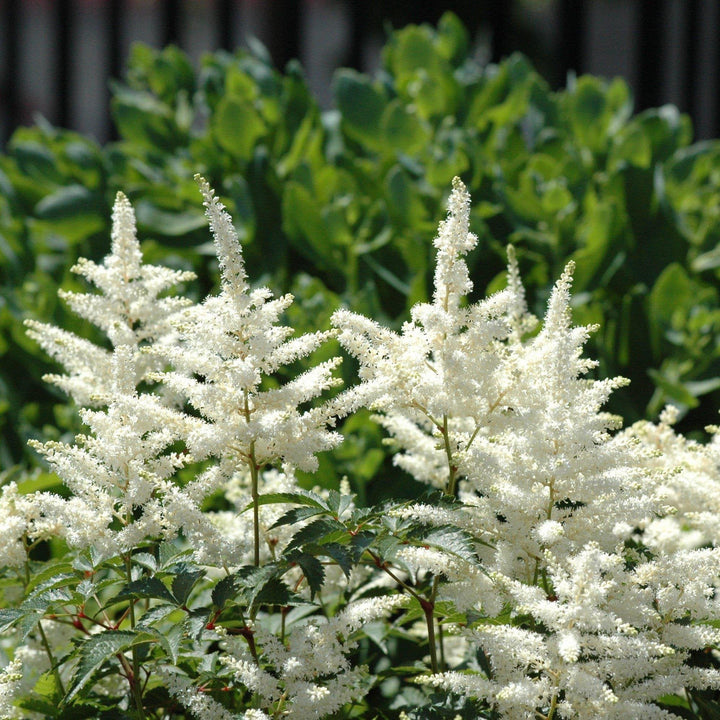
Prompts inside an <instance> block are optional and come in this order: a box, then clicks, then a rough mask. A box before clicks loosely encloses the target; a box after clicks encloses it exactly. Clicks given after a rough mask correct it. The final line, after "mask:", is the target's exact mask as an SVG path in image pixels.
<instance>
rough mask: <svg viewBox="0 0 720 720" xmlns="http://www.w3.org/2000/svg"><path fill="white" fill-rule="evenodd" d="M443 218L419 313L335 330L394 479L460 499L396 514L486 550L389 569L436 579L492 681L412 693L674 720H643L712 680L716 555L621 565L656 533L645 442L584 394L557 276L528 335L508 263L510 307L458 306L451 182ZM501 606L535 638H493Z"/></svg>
mask: <svg viewBox="0 0 720 720" xmlns="http://www.w3.org/2000/svg"><path fill="white" fill-rule="evenodd" d="M448 207H449V214H448V218H447V220H446V221H445V222H444V223H442V224H441V226H440V231H439V233H438V237H437V239H436V241H435V246H436V248H437V249H438V265H437V270H436V273H435V289H434V293H433V302H432V303H430V304H421V305H416V306H415V307H414V308H413V309H412V310H411V321H410V322H408V323H406V324H405V325H404V326H403V328H402V331H401V333H399V334H396V333H393V332H390V331H388V330H385V329H383V328H381V327H380V326H378V325H377V324H375V323H373V322H372V321H369V320H367V319H366V318H363V317H361V316H359V315H356V314H353V313H350V312H348V311H344V310H343V311H339V312H337V313H336V314H335V316H334V319H333V320H334V323H335V325H336V326H337V327H338V328H339V331H340V332H339V338H340V342H341V343H342V344H343V346H344V347H345V348H346V349H347V350H348V352H350V354H351V355H354V356H355V357H356V358H357V360H358V361H359V363H360V377H361V380H362V384H363V385H364V386H365V388H366V390H365V392H366V393H367V394H368V396H369V397H371V400H372V407H373V409H375V410H376V411H377V412H378V416H377V417H378V421H379V422H380V423H381V424H382V425H383V426H384V427H385V428H386V429H387V430H388V432H389V433H390V435H391V437H392V441H393V443H394V444H395V445H396V447H397V448H398V449H399V450H400V453H399V454H397V455H396V456H395V462H396V464H397V465H398V466H400V467H401V468H403V469H404V470H406V471H408V472H409V473H410V474H411V475H412V476H413V477H414V478H415V479H416V480H419V481H421V482H426V483H429V484H431V485H434V486H436V487H439V488H442V489H444V490H446V492H450V493H453V494H455V493H456V494H457V495H458V496H459V498H460V499H461V500H462V501H463V504H462V506H461V507H460V508H456V509H454V510H447V509H445V510H443V511H442V512H440V511H439V510H438V511H437V512H433V508H432V507H430V506H423V505H422V504H415V505H413V506H409V507H408V508H406V509H405V510H404V511H403V513H402V514H404V515H405V516H406V517H407V518H409V519H412V520H415V521H417V522H423V523H427V524H431V525H432V524H436V525H439V526H440V525H447V524H454V525H456V526H458V527H460V528H463V529H465V530H470V531H471V532H472V533H473V534H474V535H475V536H476V537H478V538H481V539H483V540H484V541H485V543H484V544H478V545H477V546H476V551H477V556H478V559H479V561H480V568H481V569H482V571H479V568H478V567H477V566H476V565H475V564H474V563H472V562H469V561H466V560H461V559H458V558H457V557H452V556H447V555H446V554H444V553H443V552H440V551H438V550H435V549H423V548H422V547H412V548H406V549H403V550H401V551H400V553H399V557H400V558H402V559H404V560H405V562H406V564H407V565H408V566H409V567H410V568H411V569H413V572H414V573H422V572H428V573H430V574H431V575H434V576H435V577H439V576H444V577H446V578H447V579H448V580H449V581H450V582H449V583H441V584H440V585H439V587H438V598H446V599H449V600H452V601H453V603H454V605H455V606H456V607H457V608H458V609H460V610H461V611H462V610H472V611H473V612H474V613H478V614H479V616H480V617H483V618H485V620H481V621H478V622H477V623H475V624H474V626H472V627H464V628H460V629H459V631H458V632H459V633H460V635H462V636H464V637H465V639H466V641H467V643H468V647H469V648H470V649H471V651H472V652H471V654H470V656H469V657H471V658H472V657H473V655H474V654H475V651H476V650H478V649H481V650H482V652H483V653H484V655H485V656H486V657H487V658H488V660H489V663H490V666H491V668H492V673H491V674H489V675H486V674H485V673H483V672H480V671H478V672H476V673H475V674H466V673H462V674H460V673H457V672H452V671H449V672H445V673H435V674H433V675H431V676H427V677H425V678H424V680H423V681H424V682H426V683H428V684H430V685H433V686H435V687H443V688H446V689H448V690H451V691H453V692H458V693H460V694H464V695H468V696H471V697H475V698H477V699H478V700H482V701H484V702H487V703H489V705H490V706H492V707H493V708H494V709H495V710H496V711H497V712H498V713H499V714H500V716H501V717H504V718H528V719H529V718H537V717H543V718H547V720H552V719H557V718H560V717H562V718H568V719H569V718H590V717H593V718H599V717H602V718H618V720H619V719H620V718H629V717H672V715H671V714H670V713H668V712H666V711H664V710H660V709H659V708H658V707H657V706H656V705H654V704H653V701H654V700H655V699H657V698H658V697H660V696H661V695H663V694H664V693H666V692H668V690H669V688H671V687H683V686H684V687H691V688H715V687H719V686H720V673H718V671H716V670H711V669H704V668H698V667H693V666H692V665H690V664H688V663H687V661H688V659H689V656H690V653H691V652H692V651H694V650H696V649H698V648H700V647H708V646H711V645H713V644H715V643H717V642H718V641H720V633H719V631H718V630H717V629H715V628H714V627H713V626H711V625H709V624H707V621H714V622H717V619H718V618H720V602H719V601H718V600H716V599H715V598H716V592H715V591H714V589H713V588H714V583H715V582H716V579H717V577H718V576H719V575H720V551H718V550H716V549H715V548H712V549H704V550H697V551H691V550H681V551H677V552H671V553H668V554H667V555H662V554H659V555H657V556H655V557H653V556H652V554H650V553H648V554H643V553H642V552H637V551H635V550H633V549H632V543H633V542H638V541H640V542H641V541H642V536H639V537H634V536H633V532H634V530H635V529H636V528H642V527H644V526H649V527H650V528H652V526H653V525H652V523H649V522H648V519H649V518H654V517H661V516H664V515H667V512H668V509H667V500H668V492H667V484H666V482H667V479H668V477H669V474H670V473H669V469H668V468H667V466H664V465H662V463H659V462H657V461H654V464H653V460H652V458H653V455H654V453H653V451H652V449H651V448H648V447H647V444H644V441H645V439H649V438H651V437H652V433H651V432H649V431H648V430H646V429H645V430H642V429H641V430H639V431H636V432H635V433H634V434H633V433H616V434H613V431H614V430H617V428H618V427H619V419H618V418H616V417H614V416H612V415H609V414H607V413H604V412H602V411H601V408H602V405H603V404H604V403H605V402H606V401H607V399H608V397H609V396H610V394H611V393H612V392H613V391H614V390H615V389H617V388H619V387H621V386H622V385H623V384H625V382H626V381H625V380H623V379H622V378H614V379H608V380H593V379H589V378H586V377H585V376H586V374H587V373H588V372H589V371H590V370H592V369H593V368H594V367H595V365H596V363H594V362H593V361H590V360H587V359H585V358H583V357H582V350H583V346H584V344H585V342H586V340H587V338H588V336H589V333H590V332H591V331H592V330H593V329H594V328H592V327H574V326H573V325H572V312H571V305H570V300H571V298H570V287H571V283H572V270H573V266H572V263H570V264H569V265H568V266H567V267H566V269H565V272H564V273H563V275H562V277H561V278H560V280H559V281H558V282H557V284H556V286H555V288H554V290H553V292H552V294H551V297H550V300H549V302H548V310H547V314H546V316H545V319H544V323H543V326H542V329H541V331H540V332H539V333H538V334H537V335H535V336H529V335H528V330H530V329H531V328H532V326H533V324H534V322H533V318H532V317H531V316H529V315H528V313H527V310H526V306H525V301H524V293H523V290H522V285H521V283H520V280H519V273H518V268H517V261H516V259H515V256H514V253H513V251H512V249H509V251H508V258H509V269H508V287H507V289H506V290H504V291H502V292H501V293H498V294H496V295H494V296H492V297H489V298H487V299H485V300H481V301H479V302H477V303H474V304H472V303H469V304H467V303H465V302H464V301H463V299H464V297H465V296H466V295H467V293H469V292H470V290H471V288H472V284H471V282H470V280H469V275H468V272H467V267H466V265H465V262H464V260H463V255H464V254H465V253H466V252H468V251H469V250H470V249H471V248H472V247H473V246H474V244H475V242H476V239H475V237H474V235H473V234H472V233H470V231H469V197H468V194H467V191H466V189H465V187H464V186H463V185H462V183H461V182H460V181H459V180H456V181H455V182H454V183H453V191H452V193H451V196H450V200H449V202H448ZM665 434H666V435H667V434H668V433H667V431H666V432H665ZM638 435H641V438H642V439H643V442H638V437H637V436H638ZM655 454H656V453H655ZM706 537H707V536H706ZM656 547H657V549H660V548H659V547H658V546H657V545H656ZM444 555H445V557H444ZM680 577H682V578H684V580H683V581H682V588H681V587H680V586H679V584H678V580H677V579H678V578H680ZM689 578H693V580H692V581H689V580H688V579H689ZM504 607H505V608H510V610H511V612H512V613H513V614H514V615H516V616H518V617H526V618H530V620H529V621H524V622H523V621H519V622H517V623H516V624H515V626H511V625H508V624H497V623H496V622H495V620H494V618H495V617H496V616H497V615H498V614H499V613H500V612H501V611H502V609H503V608H504ZM682 618H684V619H685V620H683V619H682ZM687 621H689V622H687Z"/></svg>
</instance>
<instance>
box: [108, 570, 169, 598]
mask: <svg viewBox="0 0 720 720" xmlns="http://www.w3.org/2000/svg"><path fill="white" fill-rule="evenodd" d="M137 598H157V599H158V600H164V601H165V602H170V603H175V602H176V600H175V598H174V597H173V595H172V593H171V592H170V591H169V590H168V589H167V587H165V583H163V582H162V580H160V579H159V578H157V577H148V578H141V579H140V580H133V581H132V582H130V583H128V584H127V585H125V587H124V588H123V589H122V590H120V592H119V593H118V594H117V595H116V596H115V597H114V598H113V599H112V600H110V601H109V603H108V605H114V604H115V603H117V602H122V601H123V600H130V599H137Z"/></svg>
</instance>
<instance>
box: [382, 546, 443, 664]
mask: <svg viewBox="0 0 720 720" xmlns="http://www.w3.org/2000/svg"><path fill="white" fill-rule="evenodd" d="M368 553H370V556H371V557H372V559H373V561H374V562H375V565H376V566H377V567H379V568H380V569H381V570H383V571H384V572H385V573H387V574H388V575H389V576H390V577H391V578H392V579H393V580H394V581H395V582H396V583H397V584H398V585H399V586H400V587H401V588H402V589H403V590H405V591H406V592H408V593H409V594H410V595H412V596H413V597H414V598H415V599H416V600H417V601H418V603H419V604H420V607H421V608H422V611H423V613H424V615H425V623H426V625H427V631H428V647H429V650H430V667H431V668H432V671H433V673H437V672H439V669H438V668H439V665H438V657H437V644H436V642H435V620H434V613H435V588H433V592H432V594H431V599H430V600H426V599H425V598H424V597H422V596H421V595H420V593H418V592H417V591H416V590H415V589H414V588H411V587H410V586H409V585H408V584H407V583H405V582H403V581H402V580H401V579H400V578H399V577H398V576H397V575H396V574H395V573H394V572H393V571H392V570H390V568H389V567H387V565H386V564H385V563H384V562H383V561H382V560H381V559H380V558H379V557H378V556H377V555H375V553H373V552H372V551H370V550H368ZM435 580H437V578H435Z"/></svg>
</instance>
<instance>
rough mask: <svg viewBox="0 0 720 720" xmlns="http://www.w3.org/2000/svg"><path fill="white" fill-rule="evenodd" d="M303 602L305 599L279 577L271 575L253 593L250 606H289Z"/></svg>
mask: <svg viewBox="0 0 720 720" xmlns="http://www.w3.org/2000/svg"><path fill="white" fill-rule="evenodd" d="M303 602H305V601H304V600H303V599H302V598H301V597H300V596H299V595H297V594H296V593H294V592H292V590H290V588H289V587H288V586H287V585H286V584H285V583H284V582H283V581H282V580H281V579H280V578H278V577H271V578H270V579H269V580H268V581H267V582H265V583H263V585H262V586H261V587H259V588H258V589H257V591H256V592H253V593H251V597H250V606H251V607H255V608H257V607H259V606H261V605H280V606H288V605H297V604H302V603H303Z"/></svg>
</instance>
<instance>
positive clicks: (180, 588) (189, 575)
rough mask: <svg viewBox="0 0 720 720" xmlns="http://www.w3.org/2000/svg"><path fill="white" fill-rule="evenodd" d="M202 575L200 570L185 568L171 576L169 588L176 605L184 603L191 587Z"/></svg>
mask: <svg viewBox="0 0 720 720" xmlns="http://www.w3.org/2000/svg"><path fill="white" fill-rule="evenodd" d="M204 575H205V573H204V572H203V571H202V570H194V571H190V570H185V571H183V572H180V573H178V574H177V575H175V577H173V580H172V585H171V589H172V594H173V595H174V596H175V599H176V600H177V603H178V605H185V603H186V602H187V599H188V597H189V595H190V592H191V591H192V589H193V587H195V584H196V583H197V581H198V580H200V578H201V577H203V576H204Z"/></svg>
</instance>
